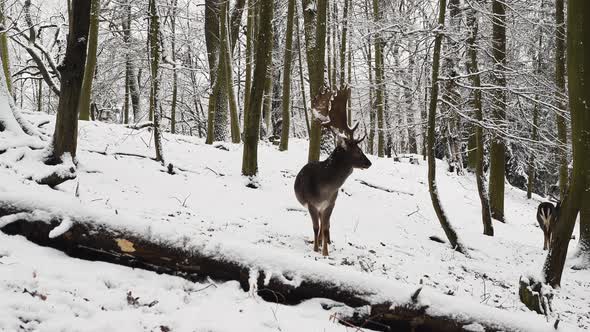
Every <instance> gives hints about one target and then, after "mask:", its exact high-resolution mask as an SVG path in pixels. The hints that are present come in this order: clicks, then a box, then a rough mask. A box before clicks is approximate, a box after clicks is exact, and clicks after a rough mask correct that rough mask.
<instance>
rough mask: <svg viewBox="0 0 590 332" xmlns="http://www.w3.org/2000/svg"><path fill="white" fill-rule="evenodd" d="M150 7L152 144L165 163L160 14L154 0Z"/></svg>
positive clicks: (160, 159) (158, 156)
mask: <svg viewBox="0 0 590 332" xmlns="http://www.w3.org/2000/svg"><path fill="white" fill-rule="evenodd" d="M149 7H150V30H149V38H150V56H151V65H150V69H151V74H152V75H151V76H152V79H151V96H150V97H151V102H150V104H151V105H152V107H153V109H152V112H153V120H154V146H155V148H156V160H157V161H159V162H161V163H162V165H165V164H166V162H165V159H164V149H163V147H162V130H161V128H160V116H161V114H160V55H161V52H160V40H159V35H160V16H159V14H158V8H157V7H156V0H150V1H149Z"/></svg>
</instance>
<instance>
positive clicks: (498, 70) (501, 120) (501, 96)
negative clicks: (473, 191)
mask: <svg viewBox="0 0 590 332" xmlns="http://www.w3.org/2000/svg"><path fill="white" fill-rule="evenodd" d="M492 13H493V17H492V26H493V32H492V34H493V37H492V39H493V40H492V57H493V60H494V73H493V75H492V77H493V79H494V84H495V85H496V88H495V89H496V90H495V93H494V100H493V103H492V104H493V107H492V108H493V112H492V113H493V115H494V120H495V123H496V126H499V127H504V126H505V121H506V91H505V88H506V76H505V70H506V68H505V67H506V5H505V3H504V1H502V0H493V1H492ZM505 178H506V146H505V145H504V140H503V138H502V137H501V135H500V134H499V133H497V132H496V133H494V135H493V138H492V144H491V152H490V207H491V209H492V217H493V218H494V219H496V220H499V221H502V222H503V221H504V182H505Z"/></svg>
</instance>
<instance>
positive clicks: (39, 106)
mask: <svg viewBox="0 0 590 332" xmlns="http://www.w3.org/2000/svg"><path fill="white" fill-rule="evenodd" d="M37 84H38V85H37V89H38V91H37V112H41V111H42V110H43V81H42V80H39V81H38V82H37Z"/></svg>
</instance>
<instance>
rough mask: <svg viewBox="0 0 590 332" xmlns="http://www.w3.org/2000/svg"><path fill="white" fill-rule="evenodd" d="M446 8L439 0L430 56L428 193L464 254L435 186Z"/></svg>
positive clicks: (451, 239) (454, 243)
mask: <svg viewBox="0 0 590 332" xmlns="http://www.w3.org/2000/svg"><path fill="white" fill-rule="evenodd" d="M446 7H447V1H446V0H440V2H439V15H438V25H439V27H438V29H437V30H438V31H439V32H438V33H437V35H436V38H435V40H434V53H433V55H432V92H431V94H430V107H429V109H428V148H427V150H428V152H427V153H428V188H429V191H430V198H431V199H432V205H433V207H434V211H435V212H436V216H437V217H438V220H439V222H440V224H441V226H442V228H443V231H444V232H445V234H446V236H447V238H448V239H449V242H450V244H451V247H453V249H455V250H457V251H459V252H461V253H463V254H466V253H467V250H466V248H465V247H463V244H461V241H460V240H459V237H458V236H457V233H456V232H455V229H454V228H453V226H452V225H451V223H450V222H449V220H448V218H447V216H446V214H445V211H444V209H443V207H442V205H441V204H440V198H439V194H438V188H437V186H436V160H435V158H434V145H435V139H436V138H435V130H434V127H435V125H436V123H435V121H436V106H437V102H438V89H439V88H438V84H439V82H438V75H439V69H440V50H441V44H442V38H443V35H442V33H441V32H440V31H441V30H442V29H443V27H444V25H445V12H446Z"/></svg>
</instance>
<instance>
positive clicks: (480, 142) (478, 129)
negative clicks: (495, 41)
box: [467, 8, 494, 236]
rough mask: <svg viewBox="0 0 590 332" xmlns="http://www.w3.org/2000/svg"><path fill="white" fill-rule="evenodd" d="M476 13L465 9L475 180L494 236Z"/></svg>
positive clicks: (485, 221)
mask: <svg viewBox="0 0 590 332" xmlns="http://www.w3.org/2000/svg"><path fill="white" fill-rule="evenodd" d="M476 15H477V13H476V11H475V9H474V8H470V9H467V26H468V27H469V28H470V29H471V34H470V35H469V38H468V39H467V47H468V49H467V52H468V56H469V63H468V64H467V70H468V72H469V74H470V75H471V79H472V82H473V87H474V90H473V99H472V100H473V108H474V109H475V116H476V119H477V121H478V122H479V123H478V125H476V126H475V143H476V146H475V149H476V150H475V151H476V158H475V177H476V180H477V192H478V193H479V200H480V201H481V218H482V221H483V233H484V234H485V235H489V236H494V226H493V224H492V214H491V211H490V202H489V196H488V190H487V184H486V176H485V173H484V170H483V162H484V136H483V127H482V126H481V124H482V123H483V107H482V101H481V78H480V75H479V65H478V61H477V50H478V43H477V34H478V30H479V25H478V21H477V16H476Z"/></svg>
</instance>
